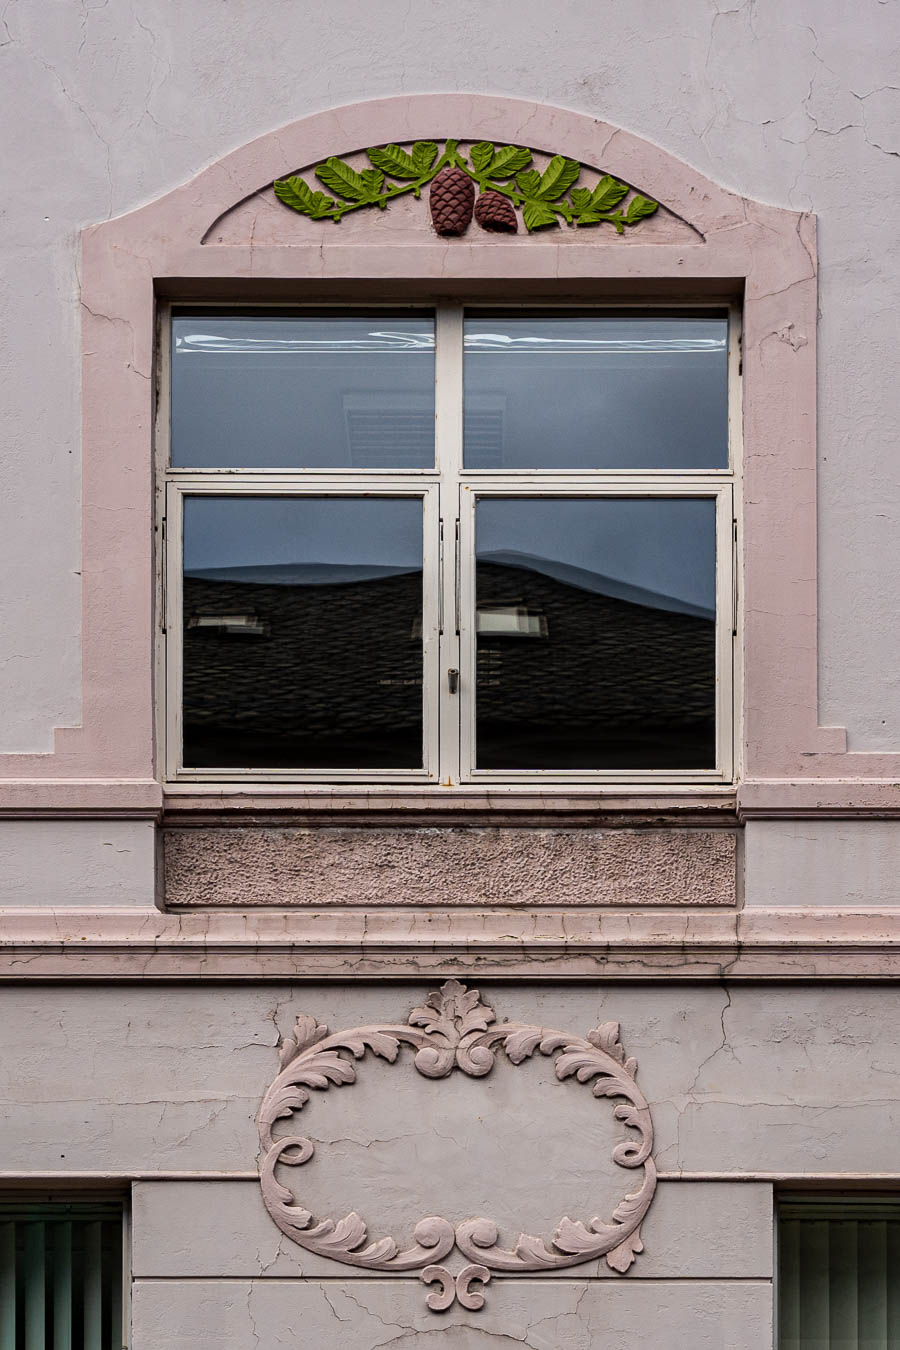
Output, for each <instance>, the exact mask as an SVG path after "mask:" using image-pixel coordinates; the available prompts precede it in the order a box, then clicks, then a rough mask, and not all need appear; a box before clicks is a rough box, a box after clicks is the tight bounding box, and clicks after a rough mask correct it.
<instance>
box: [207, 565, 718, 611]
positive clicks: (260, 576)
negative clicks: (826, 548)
mask: <svg viewBox="0 0 900 1350" xmlns="http://www.w3.org/2000/svg"><path fill="white" fill-rule="evenodd" d="M478 561H479V562H490V563H498V564H500V565H501V566H504V567H517V568H521V569H523V570H524V571H527V572H538V573H540V574H541V575H543V576H547V577H553V579H554V580H556V581H561V582H563V583H564V584H565V585H567V586H574V587H576V588H577V589H578V590H582V591H590V592H592V593H593V594H595V595H607V596H610V597H611V598H612V599H616V600H626V601H628V603H629V604H632V605H644V606H647V607H649V608H650V609H663V610H669V611H670V612H672V613H675V614H692V615H693V616H694V617H695V618H698V619H714V618H715V613H714V611H713V610H711V609H708V608H706V607H705V606H703V605H695V604H692V603H691V602H690V601H689V600H682V599H680V598H679V597H678V596H675V595H664V594H661V593H659V592H657V591H651V590H649V589H647V588H646V587H644V586H636V585H634V584H633V583H632V582H629V581H623V580H621V579H619V578H617V577H609V576H604V575H603V574H602V573H600V572H591V571H589V570H588V569H587V568H585V567H576V566H574V565H573V564H571V563H564V562H560V561H558V560H557V559H556V558H540V557H536V556H534V555H533V554H529V553H518V552H516V551H515V550H513V549H507V550H501V551H498V552H494V553H479V555H478ZM420 571H421V568H418V567H403V566H395V567H390V566H383V565H382V566H379V565H377V564H374V563H372V564H369V563H269V564H262V565H257V566H249V567H205V568H204V567H201V568H197V569H196V570H194V569H186V570H185V576H186V577H191V578H195V579H197V580H203V581H235V582H250V583H253V584H256V585H269V586H341V585H347V584H349V583H352V582H357V581H377V580H379V579H380V578H381V577H395V576H403V575H406V574H409V573H412V572H420Z"/></svg>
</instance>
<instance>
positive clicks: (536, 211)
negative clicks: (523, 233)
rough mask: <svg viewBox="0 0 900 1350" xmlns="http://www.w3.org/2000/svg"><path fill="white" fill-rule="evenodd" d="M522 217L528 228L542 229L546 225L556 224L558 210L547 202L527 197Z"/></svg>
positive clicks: (523, 204)
mask: <svg viewBox="0 0 900 1350" xmlns="http://www.w3.org/2000/svg"><path fill="white" fill-rule="evenodd" d="M522 219H523V220H524V222H525V228H526V230H541V229H543V228H544V226H545V225H555V224H556V212H555V211H554V210H553V207H552V206H548V205H547V203H546V202H539V201H535V200H533V199H532V200H529V199H528V198H526V199H525V201H524V202H523V203H522Z"/></svg>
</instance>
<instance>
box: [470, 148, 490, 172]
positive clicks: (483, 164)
mask: <svg viewBox="0 0 900 1350" xmlns="http://www.w3.org/2000/svg"><path fill="white" fill-rule="evenodd" d="M493 158H494V143H493V141H479V142H478V144H477V145H473V146H472V148H471V150H470V151H469V159H470V160H471V161H472V168H473V169H474V171H475V173H477V174H485V173H487V171H488V168H489V167H490V165H491V162H492V161H493Z"/></svg>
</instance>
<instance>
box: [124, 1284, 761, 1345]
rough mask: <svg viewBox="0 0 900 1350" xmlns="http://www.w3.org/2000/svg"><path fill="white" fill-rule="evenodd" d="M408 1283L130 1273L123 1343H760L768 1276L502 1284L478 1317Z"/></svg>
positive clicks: (493, 1290)
mask: <svg viewBox="0 0 900 1350" xmlns="http://www.w3.org/2000/svg"><path fill="white" fill-rule="evenodd" d="M421 1288H422V1286H421V1285H420V1284H417V1282H415V1281H403V1282H402V1283H401V1282H394V1281H392V1282H386V1281H372V1280H354V1281H353V1282H352V1283H351V1282H349V1281H340V1280H329V1281H322V1282H315V1281H304V1282H303V1283H302V1284H298V1283H294V1282H292V1281H284V1280H276V1281H271V1282H267V1281H263V1282H253V1281H248V1280H235V1281H231V1280H223V1281H219V1282H215V1283H212V1282H207V1281H202V1280H191V1281H178V1280H161V1281H147V1280H138V1281H137V1282H136V1283H135V1286H134V1293H133V1305H132V1325H133V1340H132V1344H133V1347H134V1350H150V1347H153V1350H248V1346H249V1345H254V1346H255V1345H264V1346H265V1350H274V1348H275V1347H277V1346H294V1345H296V1344H297V1336H298V1333H299V1334H301V1335H302V1336H303V1337H304V1339H305V1340H306V1341H307V1342H308V1343H309V1344H311V1345H315V1346H316V1347H317V1350H340V1348H342V1347H344V1346H345V1345H346V1344H347V1335H348V1332H349V1333H350V1334H352V1336H353V1345H354V1346H355V1347H357V1350H369V1347H371V1350H375V1347H379V1346H393V1347H394V1350H415V1347H418V1346H422V1345H426V1346H427V1347H428V1348H429V1350H507V1347H509V1350H512V1348H513V1347H519V1350H521V1348H522V1347H525V1348H526V1350H559V1346H561V1345H565V1346H566V1347H567V1350H631V1347H633V1346H634V1345H635V1343H636V1342H637V1343H644V1344H647V1345H653V1344H657V1345H665V1346H666V1350H721V1347H722V1346H724V1345H727V1346H728V1347H729V1350H768V1347H770V1346H771V1337H772V1322H771V1303H772V1288H771V1284H770V1282H768V1281H765V1280H756V1281H754V1280H719V1281H710V1282H706V1281H700V1280H671V1281H665V1280H660V1281H659V1282H657V1283H656V1284H655V1285H654V1287H653V1298H652V1299H647V1298H646V1297H644V1296H643V1294H642V1290H641V1287H640V1285H639V1283H638V1282H637V1281H630V1280H629V1281H622V1282H613V1281H604V1282H603V1284H602V1285H601V1284H599V1283H591V1284H589V1285H587V1286H585V1285H584V1283H583V1282H580V1281H573V1280H524V1281H512V1280H502V1279H501V1278H499V1277H494V1279H493V1280H492V1281H491V1285H490V1301H489V1302H488V1303H487V1304H486V1305H485V1307H484V1308H483V1309H482V1310H481V1311H480V1312H478V1313H475V1314H472V1313H467V1312H466V1311H465V1310H464V1309H461V1308H460V1307H459V1305H458V1304H457V1305H455V1306H454V1307H453V1308H451V1309H450V1311H449V1312H447V1313H445V1314H442V1315H441V1317H440V1319H439V1320H438V1319H437V1318H435V1315H434V1314H433V1313H431V1312H429V1311H428V1310H427V1309H424V1308H423V1307H422V1306H421Z"/></svg>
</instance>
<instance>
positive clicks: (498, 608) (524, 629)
mask: <svg viewBox="0 0 900 1350" xmlns="http://www.w3.org/2000/svg"><path fill="white" fill-rule="evenodd" d="M477 632H478V636H479V637H480V638H481V637H513V638H517V637H525V638H545V637H547V634H548V632H549V628H548V625H547V616H546V614H542V613H540V611H538V610H529V609H528V608H526V606H525V605H488V606H485V607H479V609H478V615H477Z"/></svg>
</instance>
